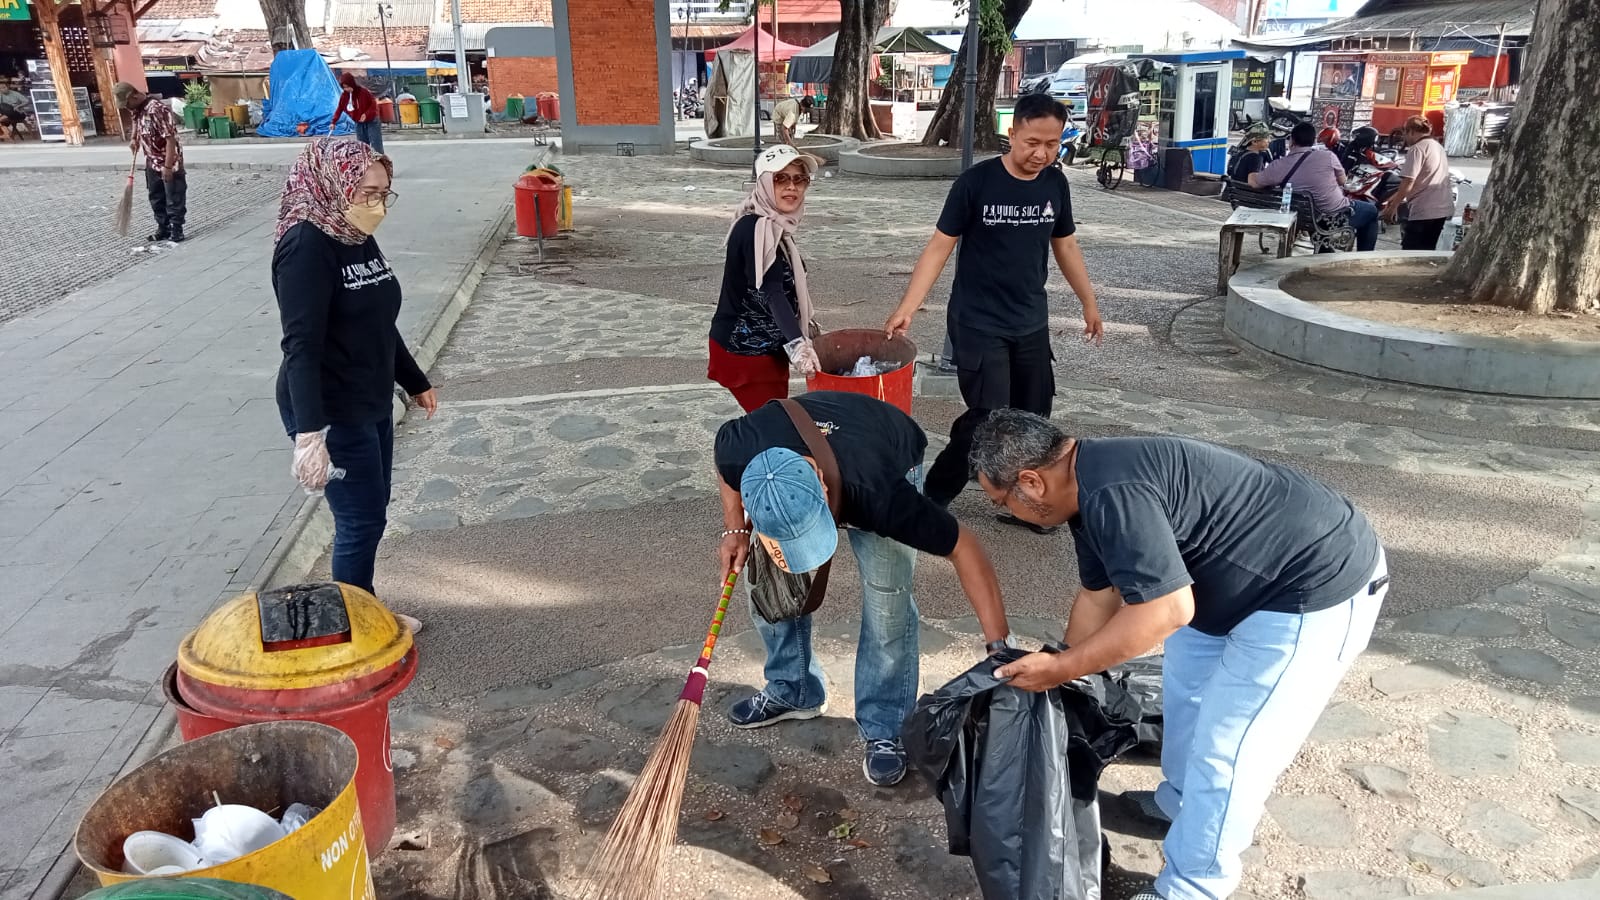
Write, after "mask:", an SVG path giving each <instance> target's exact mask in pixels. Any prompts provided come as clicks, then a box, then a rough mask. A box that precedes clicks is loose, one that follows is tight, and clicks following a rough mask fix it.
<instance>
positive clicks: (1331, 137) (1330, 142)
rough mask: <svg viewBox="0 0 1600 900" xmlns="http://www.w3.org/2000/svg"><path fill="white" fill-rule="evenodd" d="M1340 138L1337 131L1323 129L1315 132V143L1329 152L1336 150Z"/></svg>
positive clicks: (1335, 129) (1334, 129)
mask: <svg viewBox="0 0 1600 900" xmlns="http://www.w3.org/2000/svg"><path fill="white" fill-rule="evenodd" d="M1341 137H1342V135H1340V134H1339V129H1337V128H1324V129H1322V130H1321V131H1319V132H1317V143H1319V144H1321V145H1322V146H1324V147H1327V148H1328V149H1329V150H1338V149H1339V140H1340V138H1341Z"/></svg>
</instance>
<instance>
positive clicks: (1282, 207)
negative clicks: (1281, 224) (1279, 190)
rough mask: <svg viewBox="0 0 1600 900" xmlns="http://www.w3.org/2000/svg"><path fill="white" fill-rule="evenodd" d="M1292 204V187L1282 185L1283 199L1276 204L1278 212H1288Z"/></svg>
mask: <svg viewBox="0 0 1600 900" xmlns="http://www.w3.org/2000/svg"><path fill="white" fill-rule="evenodd" d="M1293 204H1294V185H1292V184H1289V183H1287V182H1285V183H1284V185H1283V199H1282V200H1281V201H1279V203H1278V212H1288V211H1289V208H1290V207H1291V206H1292V205H1293Z"/></svg>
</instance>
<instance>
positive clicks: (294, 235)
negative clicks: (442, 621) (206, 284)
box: [272, 138, 438, 630]
mask: <svg viewBox="0 0 1600 900" xmlns="http://www.w3.org/2000/svg"><path fill="white" fill-rule="evenodd" d="M392 174H393V168H392V166H391V165H390V163H389V158H388V157H386V156H383V155H381V154H379V153H378V152H377V151H375V150H373V149H372V148H371V147H368V146H367V145H365V144H362V143H358V142H356V141H352V140H346V139H341V138H326V139H322V140H316V141H312V142H311V144H310V145H309V146H307V147H306V149H305V152H303V153H301V154H300V158H299V159H297V160H296V161H295V164H294V168H293V169H292V170H290V172H289V180H288V183H287V184H285V185H284V188H283V199H282V201H281V203H280V206H279V210H278V232H277V241H278V243H277V247H276V249H275V250H274V251H273V254H272V288H273V291H274V292H276V294H277V296H278V311H279V314H280V317H281V319H282V322H283V343H282V347H283V365H282V366H281V367H280V368H279V369H278V391H277V393H278V410H279V412H280V413H281V415H282V417H283V424H284V427H285V428H286V429H287V430H288V432H289V436H290V437H291V438H293V440H294V443H295V452H294V475H295V478H296V479H297V480H298V481H299V482H300V483H301V484H302V485H304V486H305V488H306V490H307V491H308V492H316V491H325V492H326V496H327V501H328V509H329V510H330V511H331V512H332V513H333V523H334V537H333V579H334V580H335V581H342V582H344V583H346V584H351V585H354V586H356V587H359V588H362V589H363V590H366V591H368V592H374V589H373V569H374V566H375V565H376V562H377V556H378V541H379V540H380V539H381V538H382V537H383V529H384V525H385V524H386V522H387V510H388V506H389V485H390V471H391V463H392V462H393V458H394V421H393V398H394V385H395V383H396V382H398V383H399V384H400V386H401V387H402V388H404V389H405V392H406V394H407V395H408V396H410V397H411V398H412V400H413V401H414V402H415V403H416V404H417V406H419V407H421V408H422V409H423V410H424V411H425V412H426V413H427V414H428V416H429V418H432V416H433V413H434V410H435V409H437V408H438V399H437V397H436V396H435V395H434V391H433V387H432V385H430V384H429V383H428V376H427V375H425V374H423V372H422V369H421V368H420V367H419V366H418V365H417V362H416V360H414V359H412V358H411V353H410V351H408V350H407V349H406V344H405V341H404V340H403V339H402V338H401V337H400V331H399V329H398V328H397V327H396V325H395V320H396V319H397V317H398V316H399V315H400V283H399V281H397V280H396V278H395V273H394V270H393V269H391V268H390V267H389V261H388V260H387V259H385V258H384V256H383V252H382V251H381V250H379V249H378V242H377V241H375V240H373V237H372V233H373V232H374V231H376V230H377V228H378V226H379V224H381V223H382V222H383V217H384V213H385V212H386V211H387V210H388V208H389V206H390V205H391V204H392V203H393V202H394V200H395V196H396V195H395V193H394V192H393V191H391V190H389V180H390V177H391V175H392ZM341 470H342V473H343V474H342V475H340V474H339V472H340V471H341ZM401 618H403V619H408V620H409V622H410V623H411V624H412V625H413V630H415V628H416V627H417V626H416V620H414V619H410V617H406V616H402V617H401Z"/></svg>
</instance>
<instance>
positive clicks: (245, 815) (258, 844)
mask: <svg viewBox="0 0 1600 900" xmlns="http://www.w3.org/2000/svg"><path fill="white" fill-rule="evenodd" d="M286 834H287V832H285V831H284V830H283V826H282V825H279V824H278V820H277V819H274V818H273V817H271V816H269V815H267V814H266V813H264V812H262V811H261V810H259V809H256V808H255V807H253V806H244V805H242V804H238V803H224V804H223V805H221V806H215V807H212V808H211V809H208V810H206V811H205V814H204V815H202V816H201V817H200V818H198V819H195V820H194V846H195V849H197V850H199V851H200V855H201V856H202V857H204V858H205V860H206V862H207V863H208V864H210V865H213V866H215V865H219V864H221V863H225V862H229V861H230V860H235V859H238V858H239V857H241V856H244V855H246V854H249V853H254V852H256V851H257V850H260V849H261V848H263V847H266V846H268V845H269V844H272V843H274V842H276V841H279V840H282V839H283V837H284V836H285V835H286Z"/></svg>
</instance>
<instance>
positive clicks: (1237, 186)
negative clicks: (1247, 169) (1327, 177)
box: [1222, 180, 1356, 253]
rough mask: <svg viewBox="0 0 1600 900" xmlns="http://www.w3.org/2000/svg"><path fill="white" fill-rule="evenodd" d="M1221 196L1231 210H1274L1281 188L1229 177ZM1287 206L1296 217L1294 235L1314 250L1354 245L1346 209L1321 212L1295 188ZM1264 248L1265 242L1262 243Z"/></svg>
mask: <svg viewBox="0 0 1600 900" xmlns="http://www.w3.org/2000/svg"><path fill="white" fill-rule="evenodd" d="M1222 199H1224V200H1226V201H1228V204H1229V205H1230V206H1232V207H1233V208H1234V209H1241V208H1243V209H1265V210H1272V211H1274V212H1276V211H1278V209H1279V208H1280V205H1281V204H1282V203H1283V190H1282V189H1281V188H1266V189H1263V190H1257V189H1256V188H1252V187H1250V186H1249V185H1247V184H1242V183H1240V182H1237V181H1233V180H1229V181H1228V184H1227V186H1226V187H1225V188H1223V191H1222ZM1290 209H1292V210H1293V211H1294V214H1295V218H1296V228H1295V234H1296V239H1297V240H1298V241H1302V242H1304V243H1305V244H1306V246H1307V247H1308V248H1309V249H1310V250H1311V251H1312V252H1314V253H1332V252H1333V251H1336V250H1338V251H1350V250H1354V249H1355V248H1356V230H1355V229H1354V228H1352V227H1351V226H1350V209H1349V208H1348V207H1346V208H1345V209H1342V210H1339V211H1338V212H1336V213H1322V212H1320V211H1319V210H1318V209H1317V203H1316V201H1315V200H1313V199H1311V194H1310V193H1309V192H1306V191H1295V192H1294V197H1293V199H1292V200H1291V201H1290ZM1262 249H1263V251H1265V249H1266V248H1265V245H1264V244H1263V246H1262Z"/></svg>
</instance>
